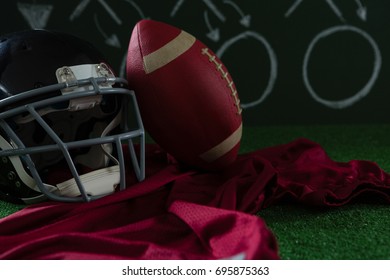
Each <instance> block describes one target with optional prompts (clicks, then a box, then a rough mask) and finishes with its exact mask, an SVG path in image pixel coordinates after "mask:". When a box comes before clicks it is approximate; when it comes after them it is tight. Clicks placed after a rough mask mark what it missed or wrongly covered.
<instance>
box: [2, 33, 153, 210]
mask: <svg viewBox="0 0 390 280" xmlns="http://www.w3.org/2000/svg"><path fill="white" fill-rule="evenodd" d="M133 140H134V141H136V143H135V142H133ZM135 146H137V148H136V147H135ZM124 151H125V152H126V153H127V152H128V154H129V156H128V157H127V154H126V153H124ZM144 154H145V139H144V128H143V125H142V120H141V117H140V113H139V109H138V106H137V102H136V99H135V96H134V92H133V91H131V90H129V89H128V88H127V81H126V80H125V79H122V78H118V77H115V75H114V74H113V71H112V68H111V66H110V65H109V63H108V62H107V61H106V60H105V59H104V58H103V56H102V55H101V54H100V53H99V52H98V51H97V50H96V48H94V47H93V46H92V45H91V44H89V43H87V42H85V41H84V40H82V39H80V38H77V37H74V36H72V35H69V34H65V33H60V32H52V31H47V30H27V31H22V32H16V33H12V34H8V35H4V36H1V37H0V198H2V199H3V200H7V201H12V202H24V203H35V202H39V201H42V200H44V199H47V198H50V199H53V200H59V201H90V200H92V199H96V198H99V197H101V196H104V195H107V194H110V193H113V192H114V191H115V190H117V189H119V190H121V189H122V190H123V189H124V188H125V187H126V176H125V169H126V164H125V158H126V159H130V161H131V162H132V164H131V165H132V167H133V168H134V172H135V175H136V178H137V179H138V180H143V179H144V176H145V157H144Z"/></svg>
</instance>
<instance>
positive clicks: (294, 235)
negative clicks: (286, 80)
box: [0, 125, 390, 259]
mask: <svg viewBox="0 0 390 280" xmlns="http://www.w3.org/2000/svg"><path fill="white" fill-rule="evenodd" d="M389 136H390V125H321V126H269V127H266V126H264V127H245V128H244V135H243V139H242V145H241V152H242V153H245V152H250V151H253V150H257V149H261V148H264V147H268V146H273V145H278V144H284V143H288V142H290V141H292V140H294V139H296V138H300V137H305V138H308V139H311V140H313V141H315V142H317V143H319V144H320V145H321V146H323V147H324V149H325V150H326V151H327V153H328V154H329V156H330V157H331V158H332V159H334V160H336V161H349V160H351V159H364V160H371V161H375V162H377V163H378V164H379V165H380V166H381V167H382V168H383V169H384V170H385V171H388V172H389V171H390V137H389ZM19 209H21V207H20V206H16V205H12V204H8V203H4V202H0V217H4V216H7V215H9V214H11V213H13V212H15V211H18V210H19ZM258 215H259V216H260V217H262V218H263V219H264V220H265V221H266V223H267V225H268V227H269V228H270V229H271V230H272V231H273V233H274V234H275V236H276V238H277V240H278V244H279V249H280V256H281V258H282V259H390V238H389V236H390V206H389V205H386V204H384V203H383V201H379V200H378V201H373V200H364V199H362V200H360V201H359V202H354V203H351V204H348V205H345V206H342V207H338V208H329V209H324V208H321V209H318V208H310V207H307V206H302V205H297V204H282V205H273V206H271V207H269V208H267V209H264V210H262V211H260V212H259V213H258Z"/></svg>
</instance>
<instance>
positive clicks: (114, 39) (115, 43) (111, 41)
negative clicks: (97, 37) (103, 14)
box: [93, 14, 121, 49]
mask: <svg viewBox="0 0 390 280" xmlns="http://www.w3.org/2000/svg"><path fill="white" fill-rule="evenodd" d="M93 19H94V21H95V25H96V28H97V29H98V30H99V32H100V34H102V35H103V37H104V38H105V43H106V44H107V45H109V46H111V47H114V48H118V49H120V48H121V43H120V41H119V38H118V36H117V35H116V34H112V35H110V36H108V35H107V34H106V33H105V32H104V31H103V29H102V28H101V26H100V24H99V20H98V18H97V15H96V14H95V15H94V18H93Z"/></svg>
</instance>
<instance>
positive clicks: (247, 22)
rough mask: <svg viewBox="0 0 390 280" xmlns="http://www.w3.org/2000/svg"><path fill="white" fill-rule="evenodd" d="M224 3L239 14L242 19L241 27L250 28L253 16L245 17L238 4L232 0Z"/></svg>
mask: <svg viewBox="0 0 390 280" xmlns="http://www.w3.org/2000/svg"><path fill="white" fill-rule="evenodd" d="M223 3H225V4H227V5H230V6H232V7H233V8H234V9H235V10H236V11H237V13H238V14H239V15H240V16H241V19H240V23H241V25H243V26H245V27H249V26H250V25H251V15H245V14H244V12H243V11H242V10H241V8H240V7H239V6H238V5H237V4H236V3H234V2H233V1H230V0H225V1H223Z"/></svg>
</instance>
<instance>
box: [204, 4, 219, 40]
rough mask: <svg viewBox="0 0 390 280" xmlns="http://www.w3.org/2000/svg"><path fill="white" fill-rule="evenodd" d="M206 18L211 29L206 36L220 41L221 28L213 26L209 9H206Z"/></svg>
mask: <svg viewBox="0 0 390 280" xmlns="http://www.w3.org/2000/svg"><path fill="white" fill-rule="evenodd" d="M204 20H205V22H206V25H207V28H208V29H209V33H207V34H206V36H207V37H209V38H210V39H211V40H213V41H214V42H218V41H219V28H213V27H212V26H211V24H210V20H209V15H208V13H207V10H206V11H204Z"/></svg>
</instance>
